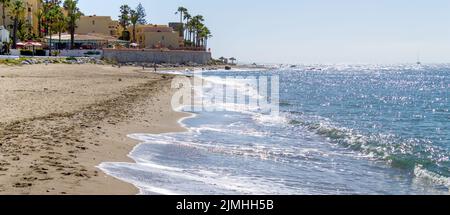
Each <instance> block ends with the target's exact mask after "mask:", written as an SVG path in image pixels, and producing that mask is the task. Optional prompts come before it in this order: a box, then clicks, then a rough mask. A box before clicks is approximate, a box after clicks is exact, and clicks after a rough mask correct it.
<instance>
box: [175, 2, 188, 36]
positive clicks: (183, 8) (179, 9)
mask: <svg viewBox="0 0 450 215" xmlns="http://www.w3.org/2000/svg"><path fill="white" fill-rule="evenodd" d="M187 12H188V9H186V8H185V7H178V9H177V11H176V12H175V14H180V23H181V25H180V26H179V28H178V29H177V30H178V32H179V33H180V36H182V35H183V32H184V26H183V25H184V24H183V18H184V14H186V13H187Z"/></svg>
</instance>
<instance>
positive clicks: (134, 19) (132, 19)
mask: <svg viewBox="0 0 450 215" xmlns="http://www.w3.org/2000/svg"><path fill="white" fill-rule="evenodd" d="M138 21H139V14H138V13H137V12H136V11H135V10H130V22H131V25H132V27H133V38H132V42H133V43H135V42H136V25H137V23H138Z"/></svg>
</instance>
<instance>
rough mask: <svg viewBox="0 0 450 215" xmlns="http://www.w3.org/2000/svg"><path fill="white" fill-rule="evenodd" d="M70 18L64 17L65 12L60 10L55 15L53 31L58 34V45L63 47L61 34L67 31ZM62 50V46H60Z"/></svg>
mask: <svg viewBox="0 0 450 215" xmlns="http://www.w3.org/2000/svg"><path fill="white" fill-rule="evenodd" d="M67 23H68V18H66V16H65V15H64V13H63V11H62V10H61V9H60V10H59V11H58V12H57V13H56V14H55V22H54V23H53V29H55V31H56V32H57V33H58V37H59V40H58V44H59V45H61V34H62V33H63V32H64V31H65V30H66V29H67ZM58 48H59V49H61V47H60V46H58Z"/></svg>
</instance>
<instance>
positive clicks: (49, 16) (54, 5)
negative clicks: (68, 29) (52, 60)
mask: <svg viewBox="0 0 450 215" xmlns="http://www.w3.org/2000/svg"><path fill="white" fill-rule="evenodd" d="M60 4H61V2H60V1H59V0H52V1H51V2H47V3H46V5H47V6H46V9H45V10H44V11H45V13H44V18H45V23H46V26H47V29H48V30H47V34H49V36H50V38H49V55H50V56H52V36H53V32H54V28H53V27H54V23H55V21H56V18H57V16H58V13H59V12H60V11H61V7H60V6H59V5H60Z"/></svg>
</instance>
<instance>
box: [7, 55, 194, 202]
mask: <svg viewBox="0 0 450 215" xmlns="http://www.w3.org/2000/svg"><path fill="white" fill-rule="evenodd" d="M151 71H152V69H148V70H145V71H143V70H142V68H140V69H139V68H136V67H122V68H114V67H112V66H110V65H105V66H99V65H62V64H60V65H48V66H45V65H31V66H20V67H7V66H3V65H0V194H136V193H138V190H137V189H136V188H135V187H134V186H133V185H130V184H127V183H124V182H121V181H119V180H117V179H115V178H113V177H110V176H107V175H106V174H104V173H103V172H102V171H101V170H99V169H97V168H96V166H97V165H99V164H100V163H101V162H104V161H130V159H129V158H128V157H127V156H126V155H127V154H128V153H129V152H130V151H131V150H132V148H133V147H134V146H135V145H136V144H137V143H138V142H136V141H134V140H131V139H129V138H127V136H126V135H127V134H130V133H164V132H175V131H182V130H183V128H182V127H180V126H179V124H178V123H177V121H178V120H179V119H180V118H181V117H184V116H186V114H183V113H178V112H174V111H173V110H172V108H171V106H170V99H171V95H172V93H173V91H174V90H173V89H170V83H171V80H172V78H173V76H171V75H160V74H155V73H152V72H151Z"/></svg>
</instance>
